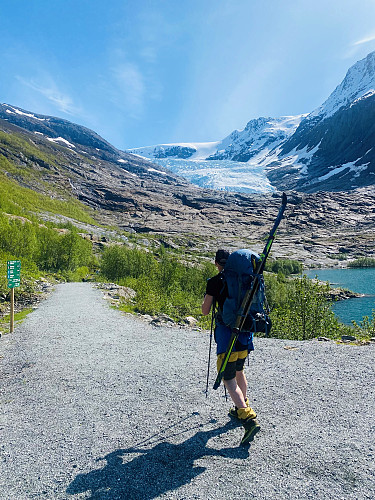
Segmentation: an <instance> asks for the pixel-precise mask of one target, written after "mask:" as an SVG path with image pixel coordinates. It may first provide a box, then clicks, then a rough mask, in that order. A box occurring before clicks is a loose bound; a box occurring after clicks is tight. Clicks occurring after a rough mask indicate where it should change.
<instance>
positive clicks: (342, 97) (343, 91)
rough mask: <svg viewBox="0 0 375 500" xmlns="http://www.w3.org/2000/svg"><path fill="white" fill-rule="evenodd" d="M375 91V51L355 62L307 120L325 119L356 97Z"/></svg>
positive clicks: (369, 94) (353, 100) (356, 98)
mask: <svg viewBox="0 0 375 500" xmlns="http://www.w3.org/2000/svg"><path fill="white" fill-rule="evenodd" d="M374 93H375V52H371V53H370V54H368V55H367V57H365V58H364V59H362V60H360V61H358V62H357V63H355V64H354V65H353V66H352V67H351V68H349V70H348V72H347V73H346V76H345V78H344V80H343V81H342V82H341V83H340V85H338V86H337V87H336V89H335V90H334V91H333V92H332V94H331V95H330V96H329V97H328V99H327V100H326V101H325V102H324V103H323V104H322V105H321V106H320V107H319V108H317V109H316V110H315V111H313V112H312V113H310V114H309V115H308V117H307V120H311V119H315V118H318V119H319V120H325V119H326V118H329V117H330V116H332V115H334V114H335V113H336V112H337V111H338V110H339V109H340V108H342V107H344V106H348V105H350V104H352V103H355V102H356V101H357V100H358V99H361V98H366V97H370V96H371V95H373V94H374Z"/></svg>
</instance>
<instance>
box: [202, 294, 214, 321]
mask: <svg viewBox="0 0 375 500" xmlns="http://www.w3.org/2000/svg"><path fill="white" fill-rule="evenodd" d="M213 301H214V298H213V296H212V295H208V294H206V295H205V296H204V301H203V304H202V314H203V315H204V316H207V314H210V311H211V307H212V304H213Z"/></svg>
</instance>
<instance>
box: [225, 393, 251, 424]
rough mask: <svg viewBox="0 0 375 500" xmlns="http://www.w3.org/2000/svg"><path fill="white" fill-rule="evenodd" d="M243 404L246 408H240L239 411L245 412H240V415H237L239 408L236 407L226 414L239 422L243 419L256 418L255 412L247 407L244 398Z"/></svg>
mask: <svg viewBox="0 0 375 500" xmlns="http://www.w3.org/2000/svg"><path fill="white" fill-rule="evenodd" d="M245 403H246V406H247V408H240V410H246V411H245V412H243V411H240V412H239V413H240V415H239V414H238V410H239V408H237V406H235V407H234V408H230V410H229V412H228V414H229V416H230V417H234V418H238V419H239V420H242V419H244V418H250V419H252V418H256V416H257V414H256V413H255V411H254V410H253V409H252V408H251V407H250V406H249V400H248V399H247V398H246V399H245Z"/></svg>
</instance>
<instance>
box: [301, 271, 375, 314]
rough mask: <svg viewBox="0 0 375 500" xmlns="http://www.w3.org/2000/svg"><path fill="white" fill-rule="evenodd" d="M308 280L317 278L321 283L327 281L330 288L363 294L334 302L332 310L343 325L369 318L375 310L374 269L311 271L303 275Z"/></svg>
mask: <svg viewBox="0 0 375 500" xmlns="http://www.w3.org/2000/svg"><path fill="white" fill-rule="evenodd" d="M305 274H306V275H307V276H308V277H309V278H315V276H317V277H318V279H319V280H321V281H329V283H330V284H331V286H332V287H341V288H349V290H353V292H358V293H363V294H365V297H359V298H355V299H347V300H340V301H338V302H335V303H334V304H333V306H332V310H333V311H334V312H335V314H336V315H337V316H338V317H339V318H340V320H341V321H342V322H343V323H346V324H351V321H352V320H355V321H356V322H357V323H358V322H359V321H361V320H362V318H363V316H371V314H372V310H373V309H375V268H365V269H312V270H310V271H307V272H306V273H305Z"/></svg>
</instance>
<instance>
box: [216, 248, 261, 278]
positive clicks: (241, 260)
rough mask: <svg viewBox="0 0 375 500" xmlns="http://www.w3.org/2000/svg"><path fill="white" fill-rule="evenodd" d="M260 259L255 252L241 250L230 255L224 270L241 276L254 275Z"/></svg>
mask: <svg viewBox="0 0 375 500" xmlns="http://www.w3.org/2000/svg"><path fill="white" fill-rule="evenodd" d="M259 260H260V257H259V255H258V254H257V253H256V252H253V251H252V250H247V249H246V248H243V249H241V250H236V251H235V252H233V253H231V254H230V255H229V257H228V259H227V262H226V264H225V267H224V270H225V271H230V272H234V273H236V274H238V275H241V274H254V271H255V266H256V264H257V263H258V262H259Z"/></svg>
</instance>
